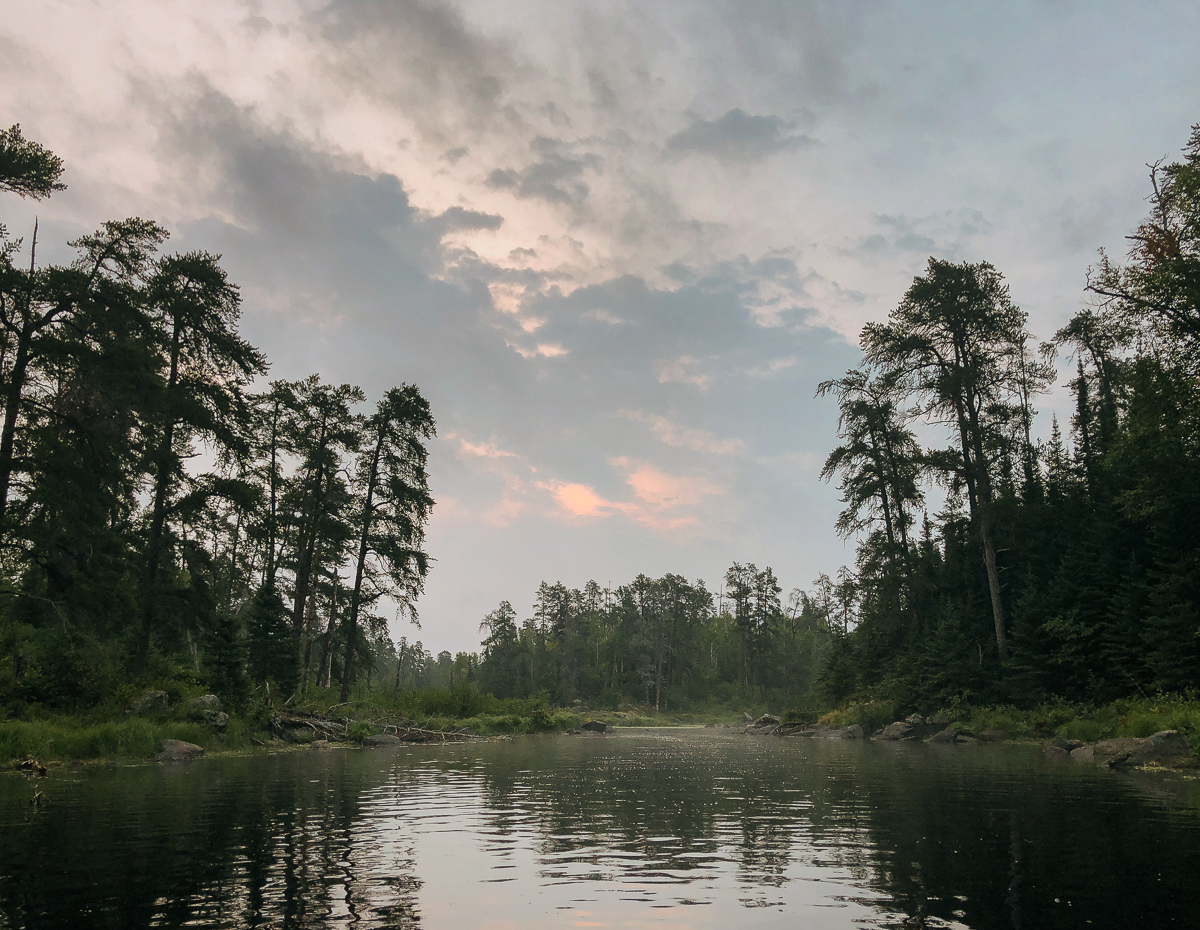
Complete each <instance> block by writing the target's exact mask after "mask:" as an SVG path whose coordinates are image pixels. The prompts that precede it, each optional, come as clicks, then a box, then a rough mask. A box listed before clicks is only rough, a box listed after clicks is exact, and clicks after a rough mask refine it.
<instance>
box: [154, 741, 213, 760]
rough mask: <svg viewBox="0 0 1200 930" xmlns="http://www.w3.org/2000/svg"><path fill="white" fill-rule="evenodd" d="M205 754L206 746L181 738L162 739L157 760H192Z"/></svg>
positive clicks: (159, 743)
mask: <svg viewBox="0 0 1200 930" xmlns="http://www.w3.org/2000/svg"><path fill="white" fill-rule="evenodd" d="M202 755H204V747H203V746H197V745H196V744H195V743H185V742H184V741H183V740H179V739H160V740H159V741H158V755H157V756H155V757H154V761H155V762H191V761H193V760H195V759H199V758H200V757H201V756H202Z"/></svg>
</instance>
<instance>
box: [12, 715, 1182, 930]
mask: <svg viewBox="0 0 1200 930" xmlns="http://www.w3.org/2000/svg"><path fill="white" fill-rule="evenodd" d="M1168 784H1174V785H1179V784H1180V783H1179V782H1177V781H1176V782H1170V783H1168ZM38 787H39V788H40V789H41V790H42V792H43V795H44V797H45V803H44V804H42V805H38V806H34V805H31V804H30V803H29V800H30V798H31V796H32V794H33V788H32V786H31V785H30V784H29V783H27V782H26V781H25V780H24V779H23V778H22V777H19V776H15V775H10V776H5V777H3V778H0V928H4V930H7V928H13V930H16V928H31V930H33V928H38V930H40V928H53V927H183V926H189V927H221V928H268V927H270V928H301V927H351V926H354V927H364V928H366V927H418V926H420V927H428V928H442V927H450V928H459V927H479V928H488V930H502V928H518V927H521V928H524V927H649V926H654V927H678V928H684V927H688V928H695V930H702V928H713V927H717V928H721V930H732V928H733V927H738V928H740V927H785V926H786V927H792V926H803V927H816V928H820V927H856V926H858V927H860V926H875V927H901V926H903V927H970V928H992V927H1004V928H1021V930H1028V928H1034V927H1056V928H1058V927H1076V926H1078V927H1091V928H1100V927H1130V926H1136V925H1139V924H1144V923H1147V922H1149V923H1152V924H1153V925H1155V926H1196V925H1197V923H1198V919H1197V917H1196V908H1195V905H1194V903H1193V899H1192V898H1191V895H1190V893H1191V891H1192V886H1193V885H1194V884H1195V877H1196V876H1197V875H1200V817H1198V816H1197V804H1196V803H1195V801H1196V799H1195V798H1194V797H1189V796H1188V794H1187V792H1188V791H1189V790H1192V793H1193V795H1194V794H1195V791H1194V789H1189V788H1188V787H1187V785H1186V784H1184V787H1183V788H1182V794H1181V793H1180V791H1179V790H1175V791H1165V790H1161V789H1162V787H1163V786H1162V785H1160V784H1159V783H1156V782H1153V781H1144V780H1143V781H1137V780H1130V779H1128V778H1125V777H1122V776H1118V775H1115V774H1113V773H1109V772H1106V771H1101V770H1097V769H1092V768H1082V767H1075V766H1070V765H1067V766H1055V765H1052V764H1049V763H1045V762H1043V761H1042V760H1041V759H1040V757H1039V756H1038V755H1037V754H1036V751H1034V750H1026V749H1018V748H1010V747H995V746H979V747H952V746H951V747H943V746H923V745H918V746H896V745H879V744H873V743H854V742H844V743H843V742H821V741H809V740H776V739H770V738H754V737H743V736H741V735H739V734H733V733H728V732H713V731H625V732H618V733H616V734H609V735H606V736H602V737H557V736H555V737H526V738H518V739H516V740H513V741H511V742H481V743H476V744H472V745H464V744H457V745H449V746H442V747H411V748H409V747H406V748H401V749H398V750H395V751H389V750H366V751H359V750H330V751H312V752H294V753H286V754H280V755H270V756H266V755H264V756H251V757H241V758H213V759H205V760H201V761H200V762H198V763H195V764H194V765H192V766H190V767H188V768H172V769H166V768H160V767H156V766H139V767H130V768H114V767H109V768H104V769H96V770H85V771H82V772H70V771H66V770H63V769H57V770H55V771H54V774H53V775H52V776H51V777H50V778H47V779H43V780H41V781H40V782H39V785H38Z"/></svg>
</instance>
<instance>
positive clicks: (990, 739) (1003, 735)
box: [976, 730, 1008, 743]
mask: <svg viewBox="0 0 1200 930" xmlns="http://www.w3.org/2000/svg"><path fill="white" fill-rule="evenodd" d="M976 736H977V737H978V738H979V739H981V740H983V741H984V742H985V743H999V742H1001V741H1003V740H1006V739H1008V731H1007V730H984V731H983V732H982V733H977V734H976Z"/></svg>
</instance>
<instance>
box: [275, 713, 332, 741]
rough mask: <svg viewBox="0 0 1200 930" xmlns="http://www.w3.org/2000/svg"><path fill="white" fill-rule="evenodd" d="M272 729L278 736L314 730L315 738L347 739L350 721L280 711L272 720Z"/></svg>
mask: <svg viewBox="0 0 1200 930" xmlns="http://www.w3.org/2000/svg"><path fill="white" fill-rule="evenodd" d="M271 729H272V730H273V731H274V732H275V733H277V734H283V733H286V732H288V731H289V730H300V731H303V730H312V731H313V733H314V734H315V738H320V739H345V738H346V734H347V733H348V732H349V730H350V721H348V720H343V719H341V718H338V717H324V716H322V715H320V714H311V713H307V712H305V711H299V710H289V711H279V712H278V713H276V714H275V716H274V717H272V718H271Z"/></svg>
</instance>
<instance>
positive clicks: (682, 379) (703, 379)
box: [658, 355, 712, 391]
mask: <svg viewBox="0 0 1200 930" xmlns="http://www.w3.org/2000/svg"><path fill="white" fill-rule="evenodd" d="M703 364H704V360H703V359H698V358H693V357H692V356H690V355H681V356H680V357H679V358H675V359H669V360H667V361H664V362H662V363H660V364H659V366H658V383H659V384H671V383H676V384H690V385H692V386H693V387H698V388H699V389H700V390H702V391H703V390H706V389H707V388H708V386H709V384H711V383H712V376H711V375H709V374H708V373H707V372H704V371H700V370H699V369H700V366H701V365H703Z"/></svg>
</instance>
